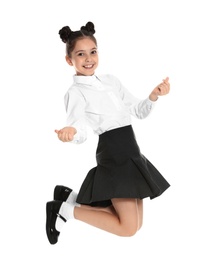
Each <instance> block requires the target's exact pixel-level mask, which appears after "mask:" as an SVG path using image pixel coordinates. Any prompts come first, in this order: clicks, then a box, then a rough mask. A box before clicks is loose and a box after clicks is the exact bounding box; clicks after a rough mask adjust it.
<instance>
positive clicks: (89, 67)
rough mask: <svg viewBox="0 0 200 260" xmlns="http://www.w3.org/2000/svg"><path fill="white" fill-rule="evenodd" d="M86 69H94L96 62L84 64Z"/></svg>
mask: <svg viewBox="0 0 200 260" xmlns="http://www.w3.org/2000/svg"><path fill="white" fill-rule="evenodd" d="M83 67H84V68H85V69H92V68H93V67H94V64H88V65H85V66H83Z"/></svg>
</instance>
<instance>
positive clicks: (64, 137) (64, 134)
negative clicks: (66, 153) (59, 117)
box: [55, 126, 77, 142]
mask: <svg viewBox="0 0 200 260" xmlns="http://www.w3.org/2000/svg"><path fill="white" fill-rule="evenodd" d="M55 132H56V134H57V135H58V138H59V139H60V141H62V142H70V141H72V140H73V138H74V135H75V134H76V133H77V131H76V129H75V128H74V127H71V126H69V127H64V128H63V129H61V130H55Z"/></svg>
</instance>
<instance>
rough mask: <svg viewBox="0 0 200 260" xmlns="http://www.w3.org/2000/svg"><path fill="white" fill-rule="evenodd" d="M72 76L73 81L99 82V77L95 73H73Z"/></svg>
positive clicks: (86, 83) (79, 82)
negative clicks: (80, 74)
mask: <svg viewBox="0 0 200 260" xmlns="http://www.w3.org/2000/svg"><path fill="white" fill-rule="evenodd" d="M73 78H74V83H78V84H84V85H95V83H97V84H98V82H100V79H99V78H98V77H97V76H96V75H92V76H77V75H74V77H73Z"/></svg>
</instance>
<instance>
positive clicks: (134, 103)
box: [120, 78, 170, 119]
mask: <svg viewBox="0 0 200 260" xmlns="http://www.w3.org/2000/svg"><path fill="white" fill-rule="evenodd" d="M169 89H170V84H169V78H166V79H164V80H163V82H162V83H160V84H159V85H158V86H157V87H156V88H155V89H154V90H153V91H152V92H151V94H150V95H149V97H148V98H146V99H144V100H140V99H138V98H135V97H134V96H133V95H132V94H131V93H129V92H128V90H127V89H125V88H124V87H123V86H122V85H120V95H121V97H122V100H123V102H124V104H125V105H126V106H127V107H128V108H129V111H130V113H131V114H132V115H133V116H135V117H137V118H139V119H143V118H145V117H147V116H148V115H149V114H150V113H151V111H152V109H153V107H154V106H155V101H156V100H157V99H158V96H161V95H166V94H167V93H169Z"/></svg>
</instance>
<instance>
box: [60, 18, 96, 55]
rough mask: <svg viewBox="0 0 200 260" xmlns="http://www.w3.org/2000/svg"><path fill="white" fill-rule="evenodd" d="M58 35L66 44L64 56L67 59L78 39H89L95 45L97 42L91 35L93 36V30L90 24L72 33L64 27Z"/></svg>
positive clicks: (92, 25) (67, 27)
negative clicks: (66, 56) (65, 55)
mask: <svg viewBox="0 0 200 260" xmlns="http://www.w3.org/2000/svg"><path fill="white" fill-rule="evenodd" d="M59 34H60V38H61V40H62V41H63V42H64V43H66V54H67V55H68V56H69V57H70V55H71V52H72V51H73V50H74V48H75V45H76V42H77V41H78V40H80V39H84V38H89V39H91V40H92V41H93V42H94V43H95V44H96V45H97V40H96V38H95V37H94V35H93V34H95V29H94V24H93V23H92V22H88V23H87V24H86V25H85V26H82V27H81V28H80V30H79V31H72V30H71V29H70V28H69V26H65V27H63V28H62V29H61V30H60V31H59Z"/></svg>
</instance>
